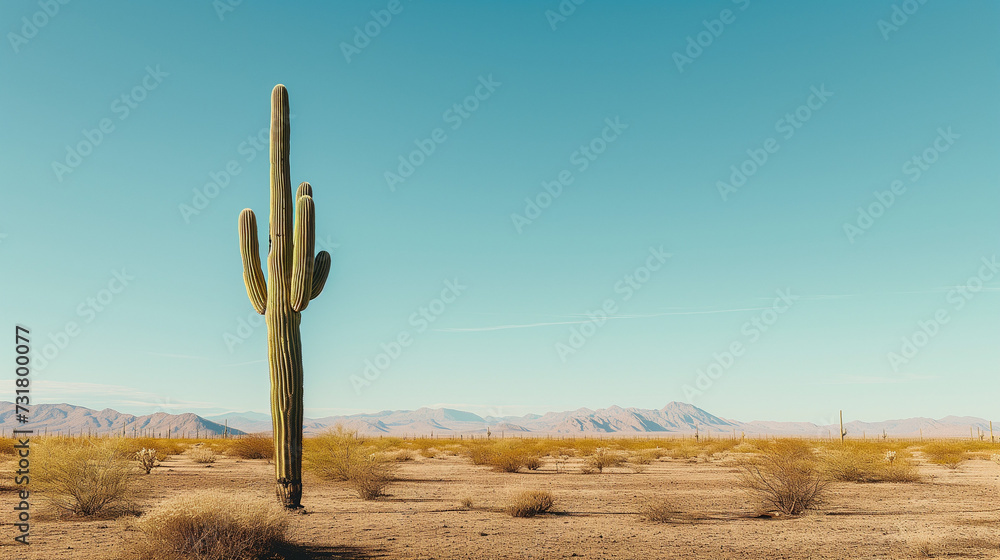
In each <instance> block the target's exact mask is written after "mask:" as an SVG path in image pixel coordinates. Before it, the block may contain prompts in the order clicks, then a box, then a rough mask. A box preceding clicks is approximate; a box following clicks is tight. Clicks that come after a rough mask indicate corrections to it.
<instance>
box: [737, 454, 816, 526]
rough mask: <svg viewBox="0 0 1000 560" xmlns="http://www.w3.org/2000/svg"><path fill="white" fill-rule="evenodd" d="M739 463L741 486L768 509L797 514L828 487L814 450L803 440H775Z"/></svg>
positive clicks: (807, 507) (808, 506)
mask: <svg viewBox="0 0 1000 560" xmlns="http://www.w3.org/2000/svg"><path fill="white" fill-rule="evenodd" d="M738 466H739V470H740V485H741V486H742V488H743V489H744V490H745V491H746V492H747V493H748V494H750V495H751V496H753V497H754V498H756V499H758V500H760V502H761V504H762V506H763V507H764V508H765V509H767V510H769V511H773V510H777V511H780V512H781V513H784V514H788V515H798V514H800V513H802V512H803V511H805V510H806V509H809V508H811V507H813V506H815V505H817V504H818V503H819V502H820V500H821V499H822V497H823V493H824V491H825V490H826V487H827V482H828V481H827V479H826V478H825V477H824V476H822V474H821V472H820V470H819V468H818V465H817V461H816V458H815V456H814V455H813V453H812V450H811V449H810V448H809V446H808V445H807V444H806V443H805V442H802V441H797V440H776V441H774V442H771V443H770V444H768V445H767V446H765V447H764V448H763V450H762V451H761V452H760V453H759V454H757V455H754V456H751V457H746V458H743V459H741V460H740V461H739V463H738Z"/></svg>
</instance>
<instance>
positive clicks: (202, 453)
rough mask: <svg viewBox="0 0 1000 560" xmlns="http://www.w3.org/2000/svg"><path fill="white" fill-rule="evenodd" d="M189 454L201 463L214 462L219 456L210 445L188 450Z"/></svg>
mask: <svg viewBox="0 0 1000 560" xmlns="http://www.w3.org/2000/svg"><path fill="white" fill-rule="evenodd" d="M188 456H189V457H191V460H192V461H194V462H195V463H199V464H205V463H214V462H215V461H216V460H217V459H218V458H219V456H218V455H216V454H215V451H214V450H212V449H211V448H208V447H195V448H193V449H191V450H190V451H188Z"/></svg>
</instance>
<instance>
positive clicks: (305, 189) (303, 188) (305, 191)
mask: <svg viewBox="0 0 1000 560" xmlns="http://www.w3.org/2000/svg"><path fill="white" fill-rule="evenodd" d="M312 195H313V188H312V185H310V184H309V183H306V182H305V181H303V182H302V184H300V185H299V190H298V191H296V192H295V200H298V199H299V198H301V197H303V196H312Z"/></svg>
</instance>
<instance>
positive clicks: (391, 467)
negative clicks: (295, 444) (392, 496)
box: [303, 425, 412, 500]
mask: <svg viewBox="0 0 1000 560" xmlns="http://www.w3.org/2000/svg"><path fill="white" fill-rule="evenodd" d="M411 454H412V452H411ZM303 464H304V465H305V467H306V468H308V469H309V470H311V471H313V472H315V473H316V474H318V475H319V476H321V477H323V478H327V479H331V480H341V481H346V482H348V483H349V484H350V486H351V487H352V488H354V490H355V491H356V492H357V493H358V496H359V497H361V498H362V499H365V500H374V499H376V498H378V497H380V496H384V495H385V489H386V488H387V487H388V486H389V484H391V483H392V482H393V481H394V480H395V479H396V468H397V466H396V464H395V461H394V460H393V459H392V458H391V456H390V455H387V454H386V453H385V452H383V451H379V450H378V447H377V446H376V445H375V444H374V443H373V442H371V441H369V440H368V439H366V438H364V437H361V436H359V435H358V433H357V432H356V431H350V430H347V429H345V428H344V427H343V426H339V425H338V426H337V427H336V428H334V429H333V430H331V431H328V432H327V433H325V434H322V435H320V436H318V437H315V438H312V439H311V440H309V442H308V445H307V446H306V447H305V450H304V453H303Z"/></svg>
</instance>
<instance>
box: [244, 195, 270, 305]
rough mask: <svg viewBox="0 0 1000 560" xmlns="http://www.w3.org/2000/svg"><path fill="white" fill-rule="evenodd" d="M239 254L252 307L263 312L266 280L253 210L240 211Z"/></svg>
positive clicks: (265, 298) (265, 299)
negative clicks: (261, 264)
mask: <svg viewBox="0 0 1000 560" xmlns="http://www.w3.org/2000/svg"><path fill="white" fill-rule="evenodd" d="M240 255H241V256H242V257H243V283H244V284H245V285H246V288H247V296H248V297H249V298H250V303H252V304H253V308H254V309H255V310H256V311H257V313H260V314H261V315H263V314H264V310H265V309H266V308H267V281H266V280H264V272H263V271H262V270H261V268H260V247H259V246H258V244H257V217H256V216H254V214H253V210H251V209H249V208H246V209H244V210H243V211H242V212H240Z"/></svg>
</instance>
